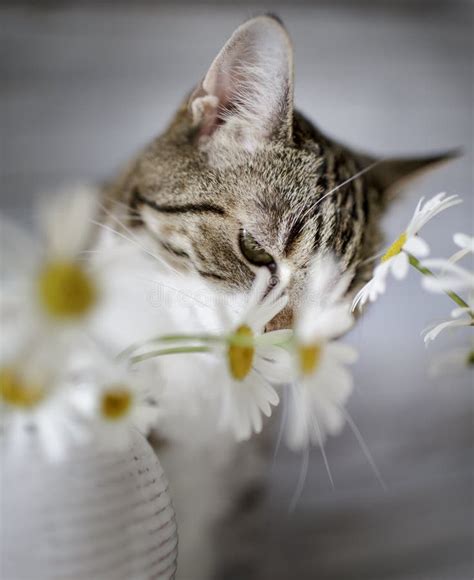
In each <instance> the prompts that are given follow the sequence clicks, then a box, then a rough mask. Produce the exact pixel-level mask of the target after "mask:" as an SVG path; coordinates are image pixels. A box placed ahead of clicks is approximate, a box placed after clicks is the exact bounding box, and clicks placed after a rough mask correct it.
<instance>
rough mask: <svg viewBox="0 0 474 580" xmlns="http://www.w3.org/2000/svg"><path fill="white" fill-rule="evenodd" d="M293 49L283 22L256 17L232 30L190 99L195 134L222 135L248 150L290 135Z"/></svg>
mask: <svg viewBox="0 0 474 580" xmlns="http://www.w3.org/2000/svg"><path fill="white" fill-rule="evenodd" d="M291 71H292V54H291V46H290V43H289V39H288V36H287V34H286V31H285V30H284V29H283V27H282V26H281V25H280V24H279V23H277V22H276V21H275V20H274V19H272V18H269V17H257V18H256V19H253V20H251V21H249V22H248V23H246V24H244V25H242V26H241V27H240V28H238V29H237V31H236V32H235V33H234V34H233V36H232V37H231V39H230V40H229V41H228V42H227V44H226V45H225V46H224V48H223V49H222V50H221V52H220V53H219V55H218V56H217V57H216V59H215V60H214V62H213V63H212V65H211V67H210V69H209V71H208V73H207V75H206V76H205V78H204V80H203V82H202V85H201V87H200V88H199V89H198V90H197V91H196V92H195V93H194V95H193V96H192V98H191V110H192V113H193V122H194V123H195V125H197V126H199V136H206V137H211V136H212V135H213V134H214V133H215V132H216V131H217V130H218V129H219V128H220V129H219V135H220V136H221V137H222V138H224V139H225V138H226V136H227V137H229V139H230V142H234V143H235V142H240V143H241V145H242V146H244V147H245V148H247V149H252V150H253V149H255V147H256V146H258V143H259V142H260V141H263V140H267V139H270V138H272V136H273V135H275V134H277V132H278V134H279V135H282V134H284V133H283V131H280V128H284V130H285V131H286V132H287V135H288V136H289V137H291V126H292V125H291V116H292V86H291V82H292V80H291V79H292V77H291Z"/></svg>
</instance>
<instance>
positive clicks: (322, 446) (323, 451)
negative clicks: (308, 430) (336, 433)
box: [313, 417, 335, 489]
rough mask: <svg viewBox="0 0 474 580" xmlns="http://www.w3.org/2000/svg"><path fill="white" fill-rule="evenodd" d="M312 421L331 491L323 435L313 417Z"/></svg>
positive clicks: (330, 475) (329, 472) (332, 485)
mask: <svg viewBox="0 0 474 580" xmlns="http://www.w3.org/2000/svg"><path fill="white" fill-rule="evenodd" d="M313 421H314V426H315V427H316V433H317V435H318V442H319V447H320V448H321V455H322V456H323V461H324V465H325V467H326V471H327V473H328V477H329V481H330V482H331V487H332V488H333V489H335V485H334V480H333V478H332V473H331V469H330V467H329V461H328V457H327V454H326V450H325V449H324V439H323V434H322V432H321V427H320V426H319V422H318V420H317V419H316V417H313Z"/></svg>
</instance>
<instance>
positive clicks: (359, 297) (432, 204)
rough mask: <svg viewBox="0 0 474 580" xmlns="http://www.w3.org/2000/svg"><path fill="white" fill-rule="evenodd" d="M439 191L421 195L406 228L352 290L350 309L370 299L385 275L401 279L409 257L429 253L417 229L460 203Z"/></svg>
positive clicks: (383, 286)
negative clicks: (364, 280) (369, 274)
mask: <svg viewBox="0 0 474 580" xmlns="http://www.w3.org/2000/svg"><path fill="white" fill-rule="evenodd" d="M445 195H446V194H444V193H439V194H438V195H435V196H434V197H432V198H431V199H429V200H428V201H427V202H426V203H425V204H423V201H424V198H421V199H420V201H419V202H418V205H417V206H416V209H415V212H414V214H413V217H412V218H411V220H410V222H409V224H408V226H407V228H406V230H405V231H404V232H403V233H402V234H401V235H400V236H399V237H398V238H397V239H396V240H395V241H394V242H393V244H392V245H391V246H390V247H389V248H388V250H387V251H386V252H385V254H384V255H383V256H382V258H381V262H380V264H378V266H376V268H375V270H374V274H373V277H372V279H371V280H369V282H367V284H366V285H365V286H363V288H362V289H361V290H359V292H358V293H357V294H356V296H355V298H354V301H353V303H352V309H353V310H355V309H356V308H358V307H361V306H363V305H364V304H365V303H366V302H367V301H370V302H374V301H375V300H376V299H377V298H378V296H380V295H381V294H383V293H384V292H385V289H386V283H387V276H388V275H389V273H391V274H392V275H393V276H394V278H396V279H397V280H401V279H403V278H405V277H406V275H407V273H408V268H409V265H410V258H415V259H419V258H425V257H426V256H427V255H428V254H429V246H428V244H427V243H426V242H425V241H424V240H423V239H422V238H420V237H419V235H418V234H419V232H420V230H421V229H422V228H423V227H424V226H425V225H426V224H427V223H428V222H429V221H430V220H432V219H433V218H434V217H435V216H436V215H438V214H439V213H440V212H442V211H444V210H445V209H448V208H450V207H452V206H454V205H457V204H459V203H461V201H462V200H461V199H460V198H459V197H458V196H457V195H451V196H448V197H445Z"/></svg>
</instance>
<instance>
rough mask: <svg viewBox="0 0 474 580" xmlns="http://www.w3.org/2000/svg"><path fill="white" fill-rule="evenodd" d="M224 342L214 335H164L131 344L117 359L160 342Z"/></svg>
mask: <svg viewBox="0 0 474 580" xmlns="http://www.w3.org/2000/svg"><path fill="white" fill-rule="evenodd" d="M196 341H199V342H208V343H209V342H217V343H219V342H222V341H223V338H222V337H220V336H216V335H213V334H164V335H158V336H155V337H153V338H150V339H148V340H144V341H141V342H136V343H134V344H131V345H130V346H129V347H128V348H126V349H125V350H123V351H122V352H121V353H120V354H119V355H118V356H117V358H119V359H121V358H127V357H129V356H131V354H132V353H133V352H134V351H135V350H138V349H139V348H142V347H144V346H146V345H150V344H156V343H160V342H164V343H169V342H196Z"/></svg>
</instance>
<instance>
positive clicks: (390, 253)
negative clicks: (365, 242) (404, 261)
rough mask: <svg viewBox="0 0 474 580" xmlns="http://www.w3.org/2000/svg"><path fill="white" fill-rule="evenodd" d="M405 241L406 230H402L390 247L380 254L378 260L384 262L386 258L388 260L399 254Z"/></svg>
mask: <svg viewBox="0 0 474 580" xmlns="http://www.w3.org/2000/svg"><path fill="white" fill-rule="evenodd" d="M406 241H407V234H406V232H403V234H401V235H400V236H399V237H398V238H397V239H396V240H395V241H394V242H393V244H392V245H391V246H390V248H389V249H388V250H387V251H386V252H385V254H384V255H383V256H382V258H381V259H380V261H381V262H386V261H387V260H390V258H393V257H394V256H396V255H397V254H399V253H400V252H401V251H402V248H403V246H404V245H405V242H406Z"/></svg>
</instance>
